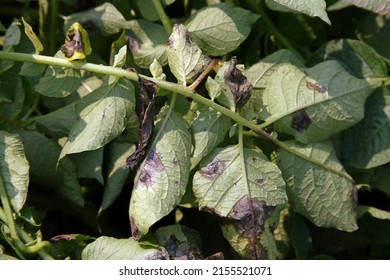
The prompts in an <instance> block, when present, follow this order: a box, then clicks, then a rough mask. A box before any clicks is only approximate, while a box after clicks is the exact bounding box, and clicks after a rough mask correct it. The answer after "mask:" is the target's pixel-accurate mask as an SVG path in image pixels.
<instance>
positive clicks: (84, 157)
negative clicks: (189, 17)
mask: <svg viewBox="0 0 390 280" xmlns="http://www.w3.org/2000/svg"><path fill="white" fill-rule="evenodd" d="M103 152H104V149H103V148H99V149H97V150H93V151H85V152H82V153H77V154H72V155H70V159H71V160H72V161H73V162H74V163H75V165H76V169H77V178H91V179H96V180H97V181H98V182H99V183H100V184H102V185H103V184H104V179H103V174H102V166H103ZM57 159H58V158H57Z"/></svg>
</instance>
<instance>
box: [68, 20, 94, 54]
mask: <svg viewBox="0 0 390 280" xmlns="http://www.w3.org/2000/svg"><path fill="white" fill-rule="evenodd" d="M61 51H62V52H63V53H64V55H65V57H66V59H67V60H69V61H72V60H76V59H85V58H86V57H87V55H90V54H91V52H92V48H91V44H90V42H89V38H88V33H87V31H85V29H84V28H83V27H82V26H81V24H79V23H78V22H75V23H73V24H72V25H71V27H70V28H69V30H68V33H67V34H66V39H65V43H64V44H63V45H62V46H61Z"/></svg>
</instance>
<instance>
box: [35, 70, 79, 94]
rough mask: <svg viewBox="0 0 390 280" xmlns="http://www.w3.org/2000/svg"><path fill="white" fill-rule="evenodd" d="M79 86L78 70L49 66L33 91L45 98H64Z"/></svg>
mask: <svg viewBox="0 0 390 280" xmlns="http://www.w3.org/2000/svg"><path fill="white" fill-rule="evenodd" d="M80 84H81V73H80V70H77V69H71V68H63V67H58V66H52V65H50V66H49V67H47V69H46V72H45V75H44V76H42V78H41V79H40V80H39V83H38V84H37V85H36V86H35V90H36V91H37V92H39V93H40V94H42V95H45V96H50V97H65V96H68V95H70V94H71V93H72V92H73V91H74V90H76V89H77V88H78V87H79V86H80Z"/></svg>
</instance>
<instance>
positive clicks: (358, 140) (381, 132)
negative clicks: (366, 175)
mask: <svg viewBox="0 0 390 280" xmlns="http://www.w3.org/2000/svg"><path fill="white" fill-rule="evenodd" d="M388 135H390V87H389V86H388V87H386V88H378V89H377V90H375V91H374V92H373V93H372V95H371V96H370V97H369V98H368V99H367V102H366V106H365V118H364V119H363V120H362V121H361V122H359V123H358V124H357V125H355V126H354V127H352V128H350V129H348V130H347V131H346V132H345V138H344V144H343V161H344V163H345V164H348V165H350V166H353V167H355V168H373V167H377V166H380V165H384V164H386V163H388V162H390V141H389V139H388Z"/></svg>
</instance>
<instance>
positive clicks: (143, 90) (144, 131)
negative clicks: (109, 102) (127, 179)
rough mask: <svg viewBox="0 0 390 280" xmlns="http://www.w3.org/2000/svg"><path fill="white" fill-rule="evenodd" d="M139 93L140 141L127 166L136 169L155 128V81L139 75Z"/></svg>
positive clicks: (127, 161) (143, 156) (128, 159)
mask: <svg viewBox="0 0 390 280" xmlns="http://www.w3.org/2000/svg"><path fill="white" fill-rule="evenodd" d="M138 89H139V94H138V98H137V108H136V109H137V115H138V119H139V120H140V141H139V143H138V145H137V149H136V150H135V152H134V153H133V154H132V155H131V156H130V157H128V158H127V160H126V167H127V168H129V169H134V168H135V167H137V166H138V165H139V164H140V163H141V161H142V160H143V159H144V158H145V155H146V148H147V146H148V144H149V141H150V138H151V136H152V133H153V128H154V117H153V113H154V103H155V97H156V91H157V86H156V84H155V83H154V82H152V81H149V80H146V79H144V78H142V77H140V76H139V77H138Z"/></svg>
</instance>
